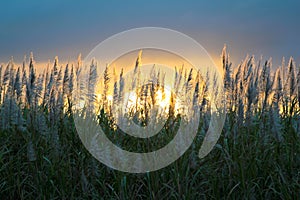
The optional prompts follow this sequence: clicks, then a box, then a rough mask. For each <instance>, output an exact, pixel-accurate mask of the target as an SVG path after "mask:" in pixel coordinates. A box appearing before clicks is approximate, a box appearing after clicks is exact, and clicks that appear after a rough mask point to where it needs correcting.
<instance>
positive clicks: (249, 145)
mask: <svg viewBox="0 0 300 200" xmlns="http://www.w3.org/2000/svg"><path fill="white" fill-rule="evenodd" d="M221 59H222V63H223V69H224V87H225V96H226V110H227V118H226V121H225V126H224V128H223V132H222V135H221V138H220V139H219V141H218V144H217V145H216V146H215V148H214V150H213V151H212V152H211V153H210V154H209V155H208V156H206V157H205V158H203V159H199V158H198V157H197V152H198V150H199V148H200V146H201V142H202V141H203V138H204V136H205V131H206V130H207V126H208V124H209V119H210V116H209V98H208V95H207V90H208V89H207V87H208V85H206V84H205V75H198V76H197V72H193V71H187V70H186V72H185V69H183V68H179V69H177V68H176V74H175V75H174V76H175V80H176V81H175V83H174V88H177V89H178V90H182V88H183V87H184V88H185V90H184V91H187V92H191V93H192V95H193V103H194V104H198V105H199V106H200V109H201V121H200V122H199V124H200V127H199V134H198V135H197V137H196V139H195V141H194V144H193V145H192V146H191V147H190V149H189V150H188V151H187V152H186V153H185V154H184V155H183V156H182V157H181V158H180V159H178V160H177V161H176V162H174V163H173V164H171V165H170V166H168V167H166V168H164V169H161V170H159V171H155V172H150V173H145V174H129V173H123V172H119V171H115V170H112V169H110V168H108V167H106V166H105V165H103V164H101V163H99V162H98V161H97V160H96V159H95V158H93V157H92V156H91V155H90V154H89V152H88V151H87V150H86V149H85V148H84V146H83V145H82V143H81V141H80V139H79V137H78V135H77V132H76V129H75V125H74V121H73V114H74V112H75V111H74V105H75V104H76V103H78V102H79V101H81V100H87V101H90V102H95V101H97V100H96V97H95V96H94V92H95V85H96V84H97V83H96V82H95V80H96V79H97V76H98V74H97V70H96V66H97V63H96V61H92V62H91V64H90V65H87V63H83V62H82V61H81V58H80V56H79V58H78V60H77V62H76V64H74V65H66V66H64V67H61V66H59V62H58V59H57V58H55V61H54V64H53V67H52V68H51V69H50V68H47V69H46V70H45V72H44V73H42V74H40V75H38V74H37V73H36V70H35V68H34V59H33V56H32V55H31V56H30V59H29V63H28V64H27V63H26V61H24V63H23V66H16V65H15V64H14V62H13V61H10V62H9V63H8V65H7V66H1V67H0V105H1V107H0V143H1V145H0V196H1V199H73V198H76V199H77V198H78V199H170V198H171V199H297V198H299V196H300V171H299V169H300V155H299V154H300V138H299V137H300V100H299V97H300V95H299V92H300V89H299V88H300V78H299V77H300V75H299V74H300V70H299V67H298V68H297V65H296V64H295V62H294V60H293V59H292V58H291V59H290V60H289V62H288V63H285V62H284V61H283V64H282V66H281V67H280V68H278V69H277V70H272V69H271V67H272V61H271V60H267V61H265V62H263V60H262V59H260V60H259V61H256V60H255V58H254V57H246V58H245V59H244V61H242V62H241V63H240V64H239V65H238V66H237V67H236V68H235V69H233V68H232V64H231V62H230V60H229V56H228V54H227V50H226V48H224V49H223V51H222V56H221ZM140 62H141V55H140V56H139V57H138V59H137V62H136V66H135V71H136V73H135V74H136V76H135V77H134V79H133V83H132V84H141V83H139V82H140V77H139V76H138V74H139V73H138V70H139V66H140ZM27 66H28V67H27ZM84 68H87V69H88V71H89V73H88V76H89V77H88V83H87V84H88V85H87V86H86V87H83V86H82V85H81V84H80V80H79V77H80V74H81V73H82V69H84ZM192 73H194V75H192ZM152 76H153V77H157V78H156V80H157V81H156V82H153V83H151V84H149V85H148V86H147V87H146V88H143V89H141V90H140V91H137V93H139V95H138V96H139V97H143V95H144V96H146V97H149V99H152V100H151V101H150V100H149V101H150V102H152V104H155V98H154V96H155V92H157V88H164V84H163V83H164V81H162V80H164V78H163V76H162V75H161V74H159V73H158V71H157V70H154V69H153V71H152ZM103 79H104V82H103V88H104V94H106V95H104V96H103V97H101V99H100V100H99V103H98V104H87V106H92V107H88V109H98V108H95V107H94V106H95V105H100V107H99V112H98V115H99V123H100V124H101V126H102V127H104V129H105V132H106V134H107V135H108V137H109V138H110V139H111V140H112V141H114V143H116V144H118V145H122V144H123V143H124V142H125V143H126V142H127V144H130V145H124V148H128V149H129V150H134V151H141V150H143V149H144V148H149V147H151V144H152V143H151V142H154V141H156V143H155V145H156V148H157V147H160V146H162V145H165V144H166V143H167V142H168V141H170V140H171V139H172V137H173V136H174V134H176V129H177V127H178V122H179V121H180V120H181V116H180V115H175V113H176V111H175V106H174V101H176V99H175V97H174V96H171V97H172V98H171V99H170V106H169V112H168V121H167V123H166V125H165V126H164V128H163V129H162V131H161V133H162V134H159V135H158V136H157V137H156V138H155V140H154V141H153V140H152V141H150V143H149V141H146V142H145V141H142V140H132V139H131V138H128V137H126V134H124V133H122V132H120V130H116V129H115V127H114V123H115V121H114V119H113V118H112V117H111V114H110V113H109V111H110V110H111V103H109V100H108V98H107V94H108V90H109V87H110V86H112V87H113V88H114V89H113V95H112V96H113V101H118V99H122V96H123V95H124V93H123V90H124V82H123V71H122V72H121V74H116V73H115V72H114V73H111V72H110V71H109V68H108V67H107V69H106V71H105V73H104V77H103ZM117 79H118V80H119V81H116V80H117ZM133 87H134V86H133ZM80 88H87V90H83V89H82V90H80ZM76 101H77V102H76ZM137 102H138V101H137ZM143 102H146V101H143ZM141 105H142V106H140V107H139V109H144V111H147V109H148V108H149V107H147V106H148V104H145V103H144V104H141ZM134 113H135V112H133V115H134ZM145 116H147V114H145V115H144V118H143V119H144V120H146V118H147V117H145ZM139 119H140V118H137V120H139ZM141 123H145V121H142V122H141ZM157 141H159V143H157ZM149 145H150V146H149Z"/></svg>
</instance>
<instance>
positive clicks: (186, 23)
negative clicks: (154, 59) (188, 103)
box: [0, 0, 300, 65]
mask: <svg viewBox="0 0 300 200" xmlns="http://www.w3.org/2000/svg"><path fill="white" fill-rule="evenodd" d="M299 9H300V2H299V1H297V0H295V1H292V0H285V1H275V0H273V1H271V0H268V1H264V0H261V1H259V0H252V1H249V0H243V1H241V0H227V1H224V0H223V1H222V0H211V1H189V0H187V1H176V0H165V1H161V0H160V1H159V0H153V1H150V0H148V1H142V0H139V1H133V0H132V1H116V0H110V1H90V0H87V1H75V0H73V1H71V0H67V1H59V0H52V1H45V0H32V1H17V0H11V1H1V3H0V63H1V62H7V61H8V60H9V59H10V57H11V56H14V58H15V60H17V61H21V60H22V59H23V56H24V54H27V55H28V54H29V53H30V52H31V51H33V52H34V54H35V57H36V60H37V61H38V62H46V61H47V60H48V59H51V60H53V58H54V56H56V55H58V56H59V57H60V60H63V61H66V60H68V59H70V60H72V59H75V58H76V57H77V55H78V53H80V52H81V53H82V55H83V56H85V55H87V53H88V52H89V51H90V50H92V49H93V48H94V47H95V46H96V45H97V44H98V43H99V42H101V41H102V40H104V39H106V38H107V37H109V36H111V35H113V34H116V33H118V32H121V31H125V30H127V29H131V28H136V27H144V26H158V27H165V28H171V29H174V30H177V31H180V32H183V33H185V34H187V35H189V36H191V37H192V38H194V39H195V40H197V41H198V42H199V43H200V44H202V45H203V46H204V47H205V48H206V49H207V51H208V52H209V53H210V54H211V55H212V57H214V58H218V57H219V55H220V52H221V50H222V47H223V45H224V43H226V44H227V45H228V49H229V51H230V55H231V58H232V60H233V62H234V64H238V63H239V62H240V61H241V60H242V59H243V58H244V57H245V55H246V54H247V53H248V54H250V55H252V54H254V55H256V57H260V55H264V57H266V58H268V57H270V56H272V57H273V61H274V65H278V64H279V63H280V62H281V58H282V56H285V57H289V56H293V57H295V59H296V61H298V62H299V61H300V38H299V35H300V22H299V19H300V12H299Z"/></svg>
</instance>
